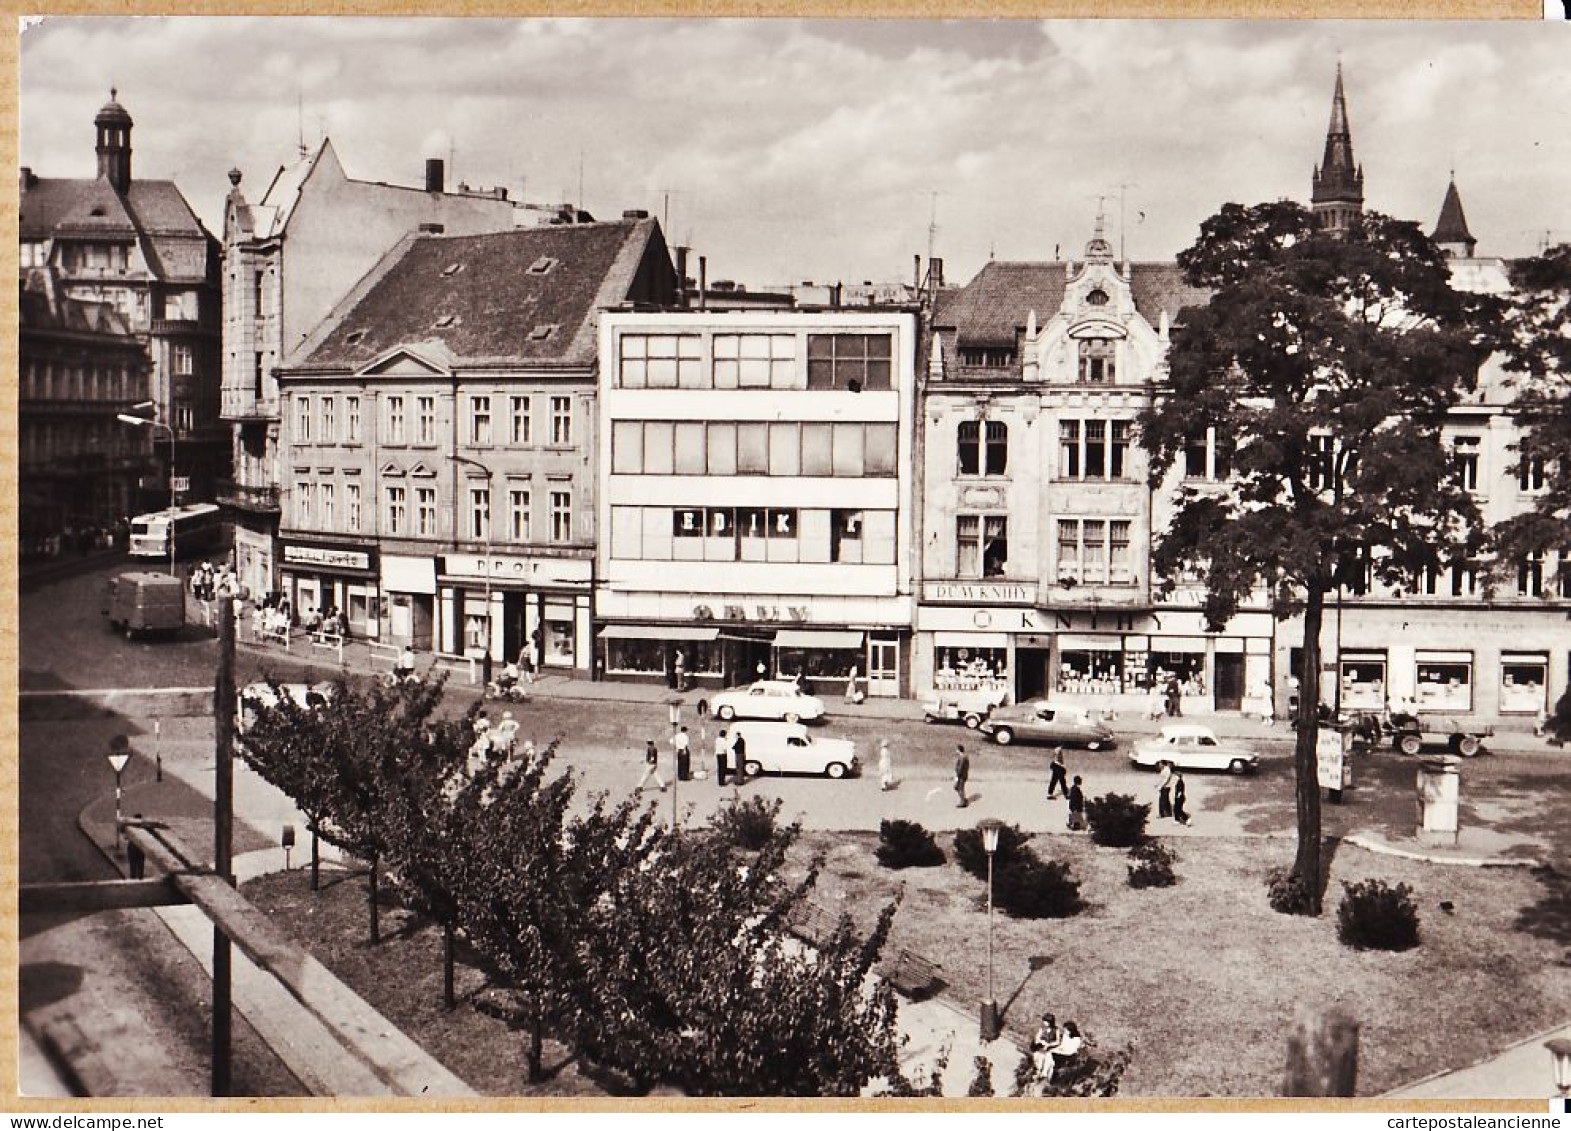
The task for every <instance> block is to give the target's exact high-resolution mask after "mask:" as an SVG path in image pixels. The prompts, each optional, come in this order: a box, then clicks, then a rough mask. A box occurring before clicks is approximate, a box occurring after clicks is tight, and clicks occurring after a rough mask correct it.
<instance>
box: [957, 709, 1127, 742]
mask: <svg viewBox="0 0 1571 1131" xmlns="http://www.w3.org/2000/svg"><path fill="white" fill-rule="evenodd" d="M981 730H982V733H983V734H985V735H987V736H988V737H989V738H991V739H992V740H993V741H994V742H996V743H998V745H1000V746H1008V745H1009V744H1010V743H1012V742H1049V743H1053V744H1054V745H1058V746H1084V747H1085V748H1086V749H1087V750H1105V749H1111V748H1112V747H1114V746H1117V745H1118V739H1117V738H1115V737H1114V736H1113V732H1112V731H1110V730H1108V729H1107V724H1106V723H1104V722H1102V721H1101V720H1100V719H1095V718H1092V717H1091V713H1090V712H1089V711H1087V710H1086V709H1085V708H1084V707H1065V706H1060V705H1058V704H1056V703H1049V702H1048V701H1047V700H1046V699H1028V700H1026V701H1025V702H1024V703H1016V704H1015V705H1014V706H1013V707H998V708H996V709H995V710H994V711H993V713H992V714H991V715H989V716H988V717H987V719H986V721H984V722H983V723H982V727H981Z"/></svg>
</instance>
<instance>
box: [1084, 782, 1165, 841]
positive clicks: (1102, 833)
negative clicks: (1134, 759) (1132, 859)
mask: <svg viewBox="0 0 1571 1131" xmlns="http://www.w3.org/2000/svg"><path fill="white" fill-rule="evenodd" d="M1150 816H1151V806H1149V805H1142V804H1140V803H1139V802H1137V801H1136V800H1135V799H1134V798H1133V797H1130V796H1129V795H1128V794H1127V793H1108V794H1104V795H1103V796H1101V797H1092V798H1089V799H1087V801H1086V820H1087V821H1089V822H1090V824H1091V839H1092V840H1093V841H1095V842H1096V843H1097V844H1100V845H1104V846H1106V847H1108V848H1133V847H1134V846H1135V845H1137V844H1140V843H1142V842H1144V840H1145V838H1146V818H1148V817H1150Z"/></svg>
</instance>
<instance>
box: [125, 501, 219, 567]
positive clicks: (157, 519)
mask: <svg viewBox="0 0 1571 1131" xmlns="http://www.w3.org/2000/svg"><path fill="white" fill-rule="evenodd" d="M171 531H172V532H173V534H174V547H173V551H174V553H175V554H195V553H202V552H205V551H207V550H214V549H217V548H218V546H219V544H220V542H221V541H222V540H223V534H224V524H223V515H222V513H221V512H220V511H219V509H218V508H217V507H216V506H214V505H213V504H212V503H191V504H189V505H187V506H183V507H171V508H170V509H169V510H163V511H154V512H153V513H152V514H139V515H137V516H136V517H135V518H133V519H132V520H131V547H130V552H131V556H132V557H133V558H164V559H165V560H167V559H168V558H169V557H170V556H171V554H170V545H169V537H170V533H171Z"/></svg>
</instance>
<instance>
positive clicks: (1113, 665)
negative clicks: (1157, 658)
mask: <svg viewBox="0 0 1571 1131" xmlns="http://www.w3.org/2000/svg"><path fill="white" fill-rule="evenodd" d="M1123 689H1124V653H1123V650H1122V648H1121V647H1120V644H1119V641H1118V640H1117V639H1110V640H1109V641H1108V645H1107V648H1106V649H1100V648H1098V649H1089V648H1064V649H1060V651H1059V653H1058V686H1057V688H1056V690H1058V691H1061V692H1064V693H1066V694H1070V695H1116V694H1118V693H1119V692H1121V691H1123Z"/></svg>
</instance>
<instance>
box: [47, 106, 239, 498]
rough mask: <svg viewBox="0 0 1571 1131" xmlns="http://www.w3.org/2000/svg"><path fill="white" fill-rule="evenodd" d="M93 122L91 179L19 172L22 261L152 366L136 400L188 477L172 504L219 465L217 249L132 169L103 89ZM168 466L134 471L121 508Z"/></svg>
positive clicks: (211, 481) (161, 487) (155, 494)
mask: <svg viewBox="0 0 1571 1131" xmlns="http://www.w3.org/2000/svg"><path fill="white" fill-rule="evenodd" d="M93 125H94V128H95V130H96V135H97V142H96V150H97V158H98V175H97V176H96V177H93V178H91V179H88V178H68V177H39V176H36V175H34V173H33V171H32V170H31V169H26V168H24V169H22V170H21V176H20V189H21V199H20V205H19V207H20V237H21V246H20V252H21V265H22V269H23V270H24V271H26V270H29V269H33V268H48V269H49V270H51V271H52V272H53V273H54V276H55V278H56V280H57V286H58V290H59V293H60V295H61V296H62V297H64V298H67V299H72V300H76V301H79V302H85V303H94V304H103V305H107V306H110V307H112V308H113V309H114V310H116V311H117V312H118V313H119V315H120V317H121V318H122V319H124V321H125V323H126V324H127V325H128V326H129V327H130V329H131V332H132V333H133V334H134V335H136V337H137V339H138V340H139V341H140V342H141V343H142V344H143V347H144V348H145V349H146V351H147V353H148V355H149V358H150V360H151V362H152V368H151V375H150V383H149V387H148V388H147V390H146V393H145V398H146V399H151V400H152V402H153V405H152V413H153V414H154V415H155V416H156V418H157V419H158V420H159V422H160V423H163V424H167V425H168V426H169V428H170V429H171V430H172V432H173V435H174V441H173V443H172V444H169V445H160V446H159V449H158V450H159V454H160V456H162V455H163V454H164V453H165V452H168V453H169V456H170V458H171V459H172V461H173V471H174V472H176V473H178V475H179V477H180V478H181V479H184V480H187V481H189V488H188V489H187V490H186V491H184V492H182V494H181V501H182V502H186V501H192V500H200V499H208V498H211V497H212V492H213V490H214V485H215V483H216V481H217V479H218V478H219V477H220V473H221V472H222V471H223V469H224V468H226V467H227V466H228V462H229V461H228V445H227V442H226V437H225V434H224V430H223V428H222V427H221V425H220V423H219V419H218V409H219V398H218V385H219V375H218V339H219V327H218V285H217V282H218V281H217V263H218V256H217V250H218V245H217V243H216V241H215V240H214V239H213V237H212V236H210V235H209V234H208V233H207V230H206V229H205V228H203V227H202V224H201V221H199V220H198V219H197V218H196V214H195V213H194V212H193V211H192V210H191V206H190V205H189V204H187V203H186V200H185V197H184V196H182V195H181V193H180V190H179V188H177V187H176V186H175V184H174V182H173V181H160V180H145V179H143V180H138V179H135V178H133V177H132V175H131V128H132V121H131V115H130V114H129V113H127V112H126V109H125V107H123V106H121V105H120V103H119V102H118V101H116V100H115V92H114V91H111V92H110V100H109V102H108V103H107V104H105V105H104V107H103V108H102V109H100V110H99V111H98V114H97V116H96V117H95V118H94V119H93ZM139 411H140V410H139ZM122 427H126V426H125V425H122ZM167 435H168V434H167V433H164V432H162V431H160V432H159V436H160V437H164V436H167ZM170 470H171V469H170V468H169V467H167V466H166V467H165V468H164V469H163V471H162V473H160V474H157V475H149V476H146V477H144V480H143V483H142V490H141V491H140V492H139V493H138V497H137V498H135V499H134V500H132V503H131V509H133V510H141V509H152V508H153V507H157V506H163V505H165V504H166V503H167V501H168V484H169V482H170Z"/></svg>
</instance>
